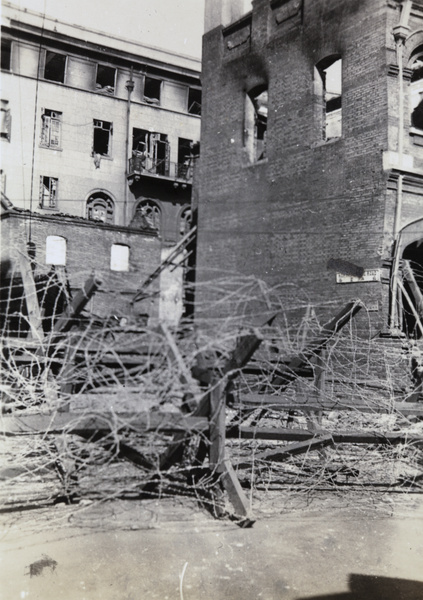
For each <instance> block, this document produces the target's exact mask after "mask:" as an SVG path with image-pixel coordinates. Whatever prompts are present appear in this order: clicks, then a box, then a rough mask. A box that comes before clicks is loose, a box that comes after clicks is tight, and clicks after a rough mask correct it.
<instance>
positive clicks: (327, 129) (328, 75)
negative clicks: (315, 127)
mask: <svg viewBox="0 0 423 600" xmlns="http://www.w3.org/2000/svg"><path fill="white" fill-rule="evenodd" d="M315 96H316V104H317V112H318V122H319V127H320V128H321V131H322V138H323V140H325V141H328V140H330V139H333V138H338V137H341V135H342V59H341V58H338V57H333V56H332V57H328V58H325V59H323V60H321V61H320V62H319V63H318V65H316V68H315Z"/></svg>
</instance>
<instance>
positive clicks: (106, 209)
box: [86, 192, 114, 223]
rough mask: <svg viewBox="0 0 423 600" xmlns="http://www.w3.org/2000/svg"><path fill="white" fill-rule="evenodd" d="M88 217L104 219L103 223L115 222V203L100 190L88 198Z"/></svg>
mask: <svg viewBox="0 0 423 600" xmlns="http://www.w3.org/2000/svg"><path fill="white" fill-rule="evenodd" d="M86 214H87V219H91V220H93V221H102V222H103V223H113V221H114V203H113V200H112V199H111V198H110V196H108V195H107V194H105V193H103V192H98V193H96V194H93V195H92V196H90V197H89V198H88V201H87V213H86Z"/></svg>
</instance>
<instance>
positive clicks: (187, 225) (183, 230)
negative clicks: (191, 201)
mask: <svg viewBox="0 0 423 600" xmlns="http://www.w3.org/2000/svg"><path fill="white" fill-rule="evenodd" d="M191 227H192V211H191V209H190V207H189V206H187V207H186V208H184V209H183V210H182V212H181V216H180V218H179V236H180V237H181V238H182V237H184V235H186V234H187V233H188V232H189V230H190V229H191Z"/></svg>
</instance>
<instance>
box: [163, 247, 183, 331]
mask: <svg viewBox="0 0 423 600" xmlns="http://www.w3.org/2000/svg"><path fill="white" fill-rule="evenodd" d="M173 249H174V248H163V249H162V255H161V260H162V262H163V261H165V260H166V259H167V258H168V256H169V255H170V254H171V252H173ZM184 259H185V253H182V254H180V255H179V256H177V257H176V259H175V263H178V265H177V266H175V265H170V266H169V267H166V268H165V269H164V271H162V274H161V275H160V304H159V318H160V320H162V321H165V322H166V323H167V324H168V325H174V326H176V325H178V323H179V321H180V319H181V317H182V313H183V308H184V307H183V274H184V272H183V267H182V266H179V265H181V263H183V261H184Z"/></svg>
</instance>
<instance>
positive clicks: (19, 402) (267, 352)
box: [0, 269, 423, 517]
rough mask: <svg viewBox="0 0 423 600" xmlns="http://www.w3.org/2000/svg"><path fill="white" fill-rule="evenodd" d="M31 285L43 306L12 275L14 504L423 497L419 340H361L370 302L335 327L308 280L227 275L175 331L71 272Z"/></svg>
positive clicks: (8, 324)
mask: <svg viewBox="0 0 423 600" xmlns="http://www.w3.org/2000/svg"><path fill="white" fill-rule="evenodd" d="M33 281H34V287H33V294H34V297H33V298H32V300H31V298H28V295H29V294H30V291H28V290H30V289H31V288H30V287H28V285H26V286H24V285H23V282H22V278H21V277H20V275H19V273H13V274H12V276H10V277H9V279H7V280H4V281H3V282H2V300H1V333H2V383H1V402H2V418H1V420H2V430H3V434H4V435H3V436H2V441H1V444H2V448H3V450H2V455H3V461H2V464H3V467H2V480H3V486H2V487H3V492H2V493H1V495H0V500H1V508H2V510H7V511H11V510H14V509H18V508H22V507H27V506H50V505H53V504H54V503H57V502H67V503H74V504H78V503H80V502H81V501H82V500H84V499H85V500H86V499H90V500H94V501H107V500H112V499H117V498H121V499H122V498H131V499H143V498H165V497H169V496H172V497H173V496H175V495H178V496H186V497H191V498H195V499H196V500H198V501H199V502H200V503H201V504H202V505H203V506H205V507H208V508H212V509H214V512H215V514H217V515H222V514H227V513H228V512H229V513H230V512H232V513H235V514H236V515H237V516H240V517H242V516H243V517H245V516H246V515H247V513H248V514H251V513H253V514H255V515H256V516H259V515H260V514H265V513H266V512H269V511H270V512H271V511H278V510H281V502H282V500H281V499H283V498H285V499H286V498H293V497H295V498H302V499H304V500H305V501H307V502H309V501H310V499H311V498H313V496H314V495H316V494H318V493H322V492H330V493H335V494H342V495H348V494H353V493H355V492H357V491H359V492H360V493H362V494H369V493H370V492H371V493H374V492H375V491H377V492H378V493H381V492H382V493H385V494H389V493H391V492H393V491H395V492H409V491H414V492H415V491H417V492H420V491H421V488H422V481H423V475H422V465H423V456H422V449H421V448H422V443H423V425H422V423H423V422H422V421H421V416H422V415H423V410H422V409H421V408H420V407H419V405H418V404H416V402H407V400H410V399H413V400H418V397H417V396H416V394H415V386H414V383H413V377H412V372H411V369H410V347H409V345H408V343H407V342H406V341H405V340H401V339H399V340H386V339H381V338H380V337H375V338H374V339H370V338H369V336H367V337H366V336H365V335H363V331H364V330H365V329H366V319H367V318H368V315H367V314H366V309H365V308H364V307H363V306H362V305H361V304H360V303H359V302H358V301H357V302H356V301H352V302H350V303H348V304H347V305H346V306H345V307H340V306H336V305H335V304H334V305H333V306H330V305H329V306H325V307H323V308H324V309H325V311H326V313H328V312H329V313H331V314H332V315H333V318H332V319H330V320H329V321H328V322H325V323H324V322H322V320H321V318H319V316H318V315H319V314H320V313H321V310H320V309H321V308H322V307H321V306H315V305H313V304H312V303H311V302H310V300H309V298H308V297H307V294H306V293H305V292H304V291H302V290H299V289H298V288H297V287H295V286H290V285H286V286H278V287H275V288H269V287H268V286H266V285H265V284H264V283H263V282H262V281H258V280H257V279H255V278H252V277H241V276H238V277H237V276H233V275H228V276H227V277H221V278H213V279H212V280H210V282H208V283H201V284H197V285H198V289H197V290H196V292H197V298H200V299H201V300H200V301H198V306H197V307H196V319H195V321H194V322H191V321H189V322H187V323H182V324H181V325H180V327H179V328H178V329H175V328H172V327H170V326H167V325H166V324H164V323H159V321H158V320H157V319H150V320H149V321H148V322H146V323H144V324H142V325H140V323H139V321H136V320H134V319H132V318H131V315H127V316H126V317H125V319H122V318H121V317H120V318H116V317H115V312H114V310H113V306H114V299H115V296H117V293H116V290H112V289H110V290H108V289H105V288H104V287H103V288H101V285H102V284H101V282H100V281H99V280H98V279H96V278H95V277H91V278H88V279H87V280H86V284H85V286H83V288H82V292H81V294H80V295H79V296H78V294H74V295H73V297H72V294H71V293H70V290H69V287H68V284H67V280H66V277H64V276H63V273H61V272H60V271H59V270H55V269H52V270H51V271H50V272H48V273H47V274H43V275H42V276H39V277H36V276H34V277H33ZM98 289H101V291H102V294H103V295H105V297H107V299H108V301H109V302H108V304H107V303H106V304H107V305H108V313H107V314H103V315H102V316H101V317H100V316H99V315H95V314H93V313H92V312H91V311H90V310H89V302H88V300H89V298H90V297H91V295H92V294H95V293H96V292H97V290H98ZM81 299H82V301H81ZM35 300H36V301H37V302H35ZM78 302H79V304H78ZM37 303H38V306H39V307H41V308H40V311H41V312H40V313H39V314H38V316H37V314H36V312H37V311H36V304H37ZM34 306H35V308H34ZM340 309H341V310H340ZM34 311H35V312H34ZM358 313H359V317H358V316H356V315H357V314H358ZM222 315H223V316H222ZM37 319H38V321H37ZM413 386H414V387H413ZM223 483H225V486H226V487H225V486H223V485H221V484H223ZM225 489H226V491H228V490H229V491H231V490H232V496H231V494H229V497H230V498H231V499H232V504H233V505H234V506H235V509H234V508H233V506H232V507H231V506H230V505H229V504H228V501H227V497H226V496H225V494H224V490H225ZM234 498H235V502H234V501H233V500H234ZM278 498H279V502H278V501H277V499H278ZM238 501H239V502H240V504H239V502H238ZM237 502H238V505H237Z"/></svg>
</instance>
